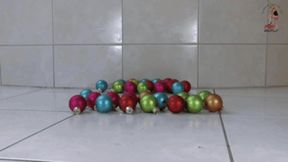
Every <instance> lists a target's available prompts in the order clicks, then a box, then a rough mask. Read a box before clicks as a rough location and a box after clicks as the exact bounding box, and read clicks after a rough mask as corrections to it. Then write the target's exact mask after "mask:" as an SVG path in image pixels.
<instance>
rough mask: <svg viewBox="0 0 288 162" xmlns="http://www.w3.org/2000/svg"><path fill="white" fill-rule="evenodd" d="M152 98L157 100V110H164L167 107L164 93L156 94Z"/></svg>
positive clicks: (166, 98) (166, 97)
mask: <svg viewBox="0 0 288 162" xmlns="http://www.w3.org/2000/svg"><path fill="white" fill-rule="evenodd" d="M154 97H155V98H156V100H157V105H158V107H159V109H160V110H164V109H165V107H166V106H167V101H168V96H167V95H166V94H165V93H161V92H158V93H155V94H154Z"/></svg>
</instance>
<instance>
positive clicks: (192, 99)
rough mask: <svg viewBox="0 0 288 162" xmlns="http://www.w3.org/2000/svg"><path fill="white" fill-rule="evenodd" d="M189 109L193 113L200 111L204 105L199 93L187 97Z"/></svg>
mask: <svg viewBox="0 0 288 162" xmlns="http://www.w3.org/2000/svg"><path fill="white" fill-rule="evenodd" d="M186 103H187V110H188V111H189V112H191V113H199V112H201V110H202V109H203V107H204V102H203V100H202V99H201V98H200V97H199V96H198V95H191V96H189V97H188V98H187V99H186Z"/></svg>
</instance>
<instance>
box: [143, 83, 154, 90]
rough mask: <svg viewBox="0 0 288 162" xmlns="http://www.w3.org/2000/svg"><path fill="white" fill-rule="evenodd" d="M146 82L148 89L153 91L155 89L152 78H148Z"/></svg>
mask: <svg viewBox="0 0 288 162" xmlns="http://www.w3.org/2000/svg"><path fill="white" fill-rule="evenodd" d="M145 83H146V85H147V87H148V90H149V91H150V92H153V91H154V83H153V82H152V81H151V80H146V81H145Z"/></svg>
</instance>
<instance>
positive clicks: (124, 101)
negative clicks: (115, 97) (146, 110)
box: [119, 94, 137, 114]
mask: <svg viewBox="0 0 288 162" xmlns="http://www.w3.org/2000/svg"><path fill="white" fill-rule="evenodd" d="M136 105H137V102H136V101H135V98H133V96H132V95H128V94H124V95H122V96H121V98H120V100H119V107H120V109H121V110H122V111H123V112H125V113H128V114H131V113H133V112H135V111H136Z"/></svg>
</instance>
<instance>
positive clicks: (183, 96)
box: [177, 92, 189, 100]
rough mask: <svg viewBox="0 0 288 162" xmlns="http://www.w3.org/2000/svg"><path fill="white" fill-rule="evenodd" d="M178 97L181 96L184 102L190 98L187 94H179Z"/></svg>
mask: <svg viewBox="0 0 288 162" xmlns="http://www.w3.org/2000/svg"><path fill="white" fill-rule="evenodd" d="M177 96H180V97H182V98H183V100H186V99H187V98H188V97H189V93H187V92H180V93H178V94H177Z"/></svg>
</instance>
